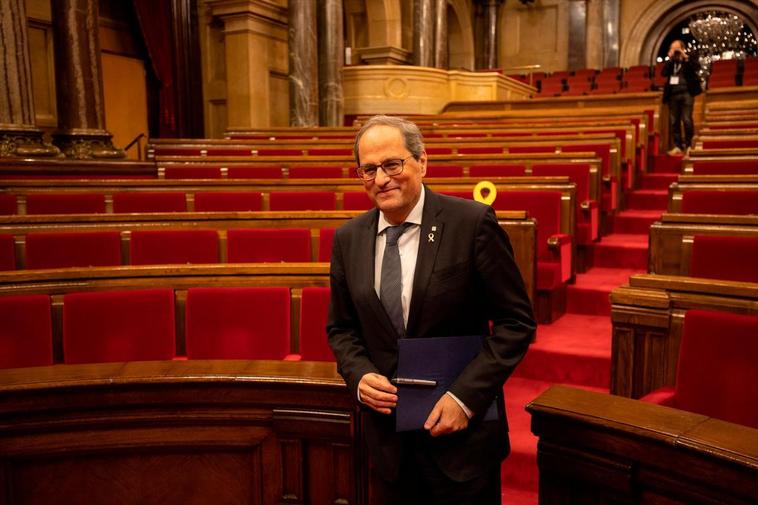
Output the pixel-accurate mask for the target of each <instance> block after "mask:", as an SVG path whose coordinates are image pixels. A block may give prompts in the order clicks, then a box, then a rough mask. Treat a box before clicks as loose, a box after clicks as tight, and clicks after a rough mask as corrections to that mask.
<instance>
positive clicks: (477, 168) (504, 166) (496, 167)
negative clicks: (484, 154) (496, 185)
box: [468, 163, 526, 177]
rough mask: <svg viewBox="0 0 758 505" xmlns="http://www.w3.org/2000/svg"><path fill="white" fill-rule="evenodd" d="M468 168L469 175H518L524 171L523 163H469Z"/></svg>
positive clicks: (521, 174)
mask: <svg viewBox="0 0 758 505" xmlns="http://www.w3.org/2000/svg"><path fill="white" fill-rule="evenodd" d="M468 170H469V175H470V176H471V177H518V176H523V175H524V174H525V173H526V167H525V166H524V165H511V164H508V163H498V164H492V165H471V166H470V167H469V169H468Z"/></svg>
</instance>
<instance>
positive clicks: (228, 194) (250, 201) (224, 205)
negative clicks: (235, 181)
mask: <svg viewBox="0 0 758 505" xmlns="http://www.w3.org/2000/svg"><path fill="white" fill-rule="evenodd" d="M262 206H263V195H261V194H260V193H259V192H257V191H206V192H201V193H195V212H248V211H259V210H261V208H262Z"/></svg>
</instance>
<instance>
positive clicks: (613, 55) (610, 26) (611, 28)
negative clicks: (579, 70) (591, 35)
mask: <svg viewBox="0 0 758 505" xmlns="http://www.w3.org/2000/svg"><path fill="white" fill-rule="evenodd" d="M602 23H603V24H602V32H603V67H617V66H618V64H619V0H603V22H602Z"/></svg>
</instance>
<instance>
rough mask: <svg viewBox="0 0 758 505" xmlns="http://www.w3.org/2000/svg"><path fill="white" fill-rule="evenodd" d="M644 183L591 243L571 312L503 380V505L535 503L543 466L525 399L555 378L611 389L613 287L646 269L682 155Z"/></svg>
mask: <svg viewBox="0 0 758 505" xmlns="http://www.w3.org/2000/svg"><path fill="white" fill-rule="evenodd" d="M651 170H652V173H650V174H645V175H643V176H642V177H641V180H640V186H641V188H642V189H641V190H637V191H632V192H631V193H629V194H628V195H626V196H627V198H626V203H627V209H626V210H623V211H621V212H619V213H618V214H617V215H616V216H613V217H612V218H611V219H610V220H609V222H608V227H607V228H608V230H609V231H611V232H612V233H611V234H609V235H606V236H604V237H603V238H602V240H601V241H600V242H598V243H597V244H594V245H593V246H592V247H591V251H589V253H588V257H589V258H590V260H591V264H592V267H591V268H589V269H588V270H587V271H586V272H585V273H583V274H577V276H576V282H575V283H574V284H571V285H569V287H568V300H567V313H566V314H565V315H564V316H563V317H561V318H559V319H558V320H556V321H554V322H553V323H552V324H549V325H541V326H539V328H538V329H537V339H536V341H535V342H534V344H532V346H531V347H530V348H529V352H528V353H527V355H526V357H525V358H524V361H523V362H522V363H521V365H519V367H518V368H517V369H516V371H515V373H514V375H513V377H511V378H510V379H509V380H508V382H507V383H506V385H505V405H506V410H507V412H508V421H509V423H510V437H511V455H510V456H509V457H508V459H507V460H506V462H505V463H504V464H503V468H502V481H503V488H502V489H503V495H502V496H503V504H504V505H512V504H513V505H536V504H537V501H538V494H537V490H538V484H539V473H538V471H537V461H536V460H537V456H536V452H537V438H536V437H535V436H534V435H532V433H531V428H530V422H531V418H530V416H529V414H528V413H527V412H526V411H525V410H524V408H525V406H526V405H527V404H528V403H529V402H530V401H531V400H533V399H534V398H536V397H537V396H539V395H540V393H542V392H543V391H544V390H545V389H547V388H548V387H549V386H550V385H551V384H555V383H562V384H569V385H571V386H575V387H581V388H586V389H592V390H595V391H605V392H607V391H608V386H609V381H610V359H611V320H610V317H609V315H610V312H611V306H610V300H609V296H610V293H611V290H613V289H614V288H616V287H617V286H620V285H622V284H624V283H626V282H627V280H628V279H629V276H630V275H632V274H634V273H638V272H645V271H647V263H648V235H649V231H650V225H651V224H653V222H655V221H656V220H658V219H659V218H660V216H661V213H662V212H663V211H664V210H665V207H666V203H667V198H668V192H667V188H668V185H669V184H671V183H672V182H674V181H675V180H676V175H677V173H678V172H679V171H680V170H681V158H679V157H677V158H671V157H668V156H657V157H655V158H654V163H653V166H652V167H651Z"/></svg>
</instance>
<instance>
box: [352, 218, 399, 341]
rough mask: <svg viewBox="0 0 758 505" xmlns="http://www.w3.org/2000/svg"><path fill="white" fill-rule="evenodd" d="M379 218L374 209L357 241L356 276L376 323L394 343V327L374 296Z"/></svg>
mask: <svg viewBox="0 0 758 505" xmlns="http://www.w3.org/2000/svg"><path fill="white" fill-rule="evenodd" d="M378 218H379V211H378V210H377V209H374V210H373V211H372V219H370V220H369V223H368V225H367V226H366V227H365V228H364V229H363V235H362V236H361V237H360V239H359V244H360V247H359V248H358V249H357V251H358V256H357V262H356V264H358V265H360V268H359V272H358V275H360V282H359V283H358V285H359V286H367V287H368V293H367V296H366V298H367V299H368V304H369V306H370V307H371V310H373V311H374V315H375V316H376V319H377V321H379V323H380V324H381V325H382V327H383V328H384V331H385V332H386V333H387V334H388V335H389V336H390V337H391V340H392V341H393V342H394V341H395V340H396V339H397V336H396V332H395V327H394V326H392V321H390V318H389V316H388V315H387V311H386V310H384V305H382V302H381V301H380V300H379V297H378V296H377V295H376V290H374V269H375V268H374V267H375V257H376V227H377V222H378Z"/></svg>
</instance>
